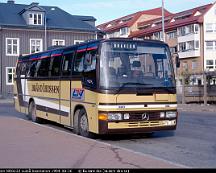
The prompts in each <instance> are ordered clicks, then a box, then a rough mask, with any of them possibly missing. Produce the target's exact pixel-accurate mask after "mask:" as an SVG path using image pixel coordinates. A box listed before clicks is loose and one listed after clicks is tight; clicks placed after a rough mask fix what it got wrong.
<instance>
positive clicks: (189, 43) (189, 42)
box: [187, 41, 194, 50]
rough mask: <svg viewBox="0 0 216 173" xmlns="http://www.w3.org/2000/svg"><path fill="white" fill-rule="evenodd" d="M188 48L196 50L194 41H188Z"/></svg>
mask: <svg viewBox="0 0 216 173" xmlns="http://www.w3.org/2000/svg"><path fill="white" fill-rule="evenodd" d="M187 50H194V41H188V42H187Z"/></svg>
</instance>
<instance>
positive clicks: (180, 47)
mask: <svg viewBox="0 0 216 173" xmlns="http://www.w3.org/2000/svg"><path fill="white" fill-rule="evenodd" d="M184 51H186V42H183V43H179V52H184Z"/></svg>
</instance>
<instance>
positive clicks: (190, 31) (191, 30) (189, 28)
mask: <svg viewBox="0 0 216 173" xmlns="http://www.w3.org/2000/svg"><path fill="white" fill-rule="evenodd" d="M187 33H189V34H190V33H194V24H192V25H188V31H187Z"/></svg>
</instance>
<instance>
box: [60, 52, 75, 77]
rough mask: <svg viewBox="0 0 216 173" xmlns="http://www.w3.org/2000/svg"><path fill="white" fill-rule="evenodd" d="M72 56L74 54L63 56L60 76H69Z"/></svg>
mask: <svg viewBox="0 0 216 173" xmlns="http://www.w3.org/2000/svg"><path fill="white" fill-rule="evenodd" d="M73 56H74V53H71V54H67V55H64V56H63V62H62V76H70V74H71V64H72V59H73Z"/></svg>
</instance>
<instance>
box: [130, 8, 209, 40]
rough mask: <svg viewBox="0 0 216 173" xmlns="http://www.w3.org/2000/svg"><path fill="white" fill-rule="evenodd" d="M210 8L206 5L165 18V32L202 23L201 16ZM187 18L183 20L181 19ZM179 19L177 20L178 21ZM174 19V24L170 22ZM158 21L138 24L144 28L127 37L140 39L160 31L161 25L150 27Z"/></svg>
mask: <svg viewBox="0 0 216 173" xmlns="http://www.w3.org/2000/svg"><path fill="white" fill-rule="evenodd" d="M211 7H212V4H207V5H204V6H200V7H196V8H193V9H190V10H186V11H182V12H179V13H176V14H173V15H170V16H167V17H165V21H166V20H167V22H165V30H166V31H169V30H172V29H175V28H177V27H180V26H185V25H188V24H193V23H202V22H203V15H204V14H205V13H206V12H207V11H208V10H209V9H210V8H211ZM198 11H199V12H200V13H201V15H198V16H194V14H196V12H198ZM184 16H187V17H185V18H181V17H184ZM178 18H179V19H178ZM173 19H175V21H174V22H171V20H173ZM157 21H158V19H154V20H150V21H146V22H139V23H138V27H141V26H146V28H145V29H141V30H139V31H135V32H133V33H131V34H130V36H129V37H142V36H144V35H150V34H152V33H154V32H158V31H161V28H162V23H160V24H157V25H156V26H154V27H152V24H154V23H156V22H157Z"/></svg>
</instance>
